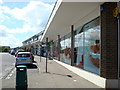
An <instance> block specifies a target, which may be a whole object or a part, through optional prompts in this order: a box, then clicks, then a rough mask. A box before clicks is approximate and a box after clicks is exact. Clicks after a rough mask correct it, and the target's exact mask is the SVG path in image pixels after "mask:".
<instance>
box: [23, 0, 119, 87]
mask: <svg viewBox="0 0 120 90" xmlns="http://www.w3.org/2000/svg"><path fill="white" fill-rule="evenodd" d="M119 8H120V3H119V2H89V3H88V2H64V1H62V0H58V1H57V2H56V4H55V7H54V10H53V12H52V14H51V17H50V19H49V21H48V24H47V26H46V28H45V31H42V32H41V33H39V34H37V35H35V36H37V37H41V38H40V39H38V40H37V41H34V40H33V42H32V43H28V42H29V40H32V39H34V38H35V36H33V37H31V38H29V39H28V40H26V41H24V42H23V47H24V48H25V49H26V50H30V51H31V52H32V53H33V54H35V55H41V56H46V45H47V46H48V47H47V49H48V50H47V54H48V56H49V57H51V58H54V59H55V60H57V62H58V63H59V62H60V63H63V64H61V65H64V66H65V67H66V68H68V69H70V70H71V71H73V72H75V73H77V74H78V75H80V76H81V77H83V78H85V79H87V80H89V81H91V82H92V83H94V84H96V85H98V86H100V87H102V88H119V86H120V55H119V51H120V47H119V46H120V44H119V42H120V39H119V38H120V37H119V35H120V31H119V27H120V23H119V22H120V18H119V16H120V11H119ZM46 42H47V44H46ZM69 66H71V67H72V69H71V67H69Z"/></svg>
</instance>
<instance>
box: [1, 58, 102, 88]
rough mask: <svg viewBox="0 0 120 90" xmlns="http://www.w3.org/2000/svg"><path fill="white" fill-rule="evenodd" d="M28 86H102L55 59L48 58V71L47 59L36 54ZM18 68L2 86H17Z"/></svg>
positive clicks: (28, 71) (28, 72)
mask: <svg viewBox="0 0 120 90" xmlns="http://www.w3.org/2000/svg"><path fill="white" fill-rule="evenodd" d="M27 78H28V88H100V87H98V86H96V85H95V84H93V83H91V82H89V81H87V80H85V79H84V78H82V77H80V76H78V75H77V74H75V73H73V72H71V71H69V70H68V69H66V68H65V67H63V66H61V65H60V64H58V63H57V62H55V61H54V60H48V69H47V73H46V59H45V58H44V57H41V60H40V57H39V56H35V63H34V65H33V66H32V67H31V66H30V67H28V69H27ZM15 86H16V69H14V70H13V71H12V72H11V73H10V75H8V77H7V78H6V79H3V80H2V88H15Z"/></svg>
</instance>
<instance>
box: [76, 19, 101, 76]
mask: <svg viewBox="0 0 120 90" xmlns="http://www.w3.org/2000/svg"><path fill="white" fill-rule="evenodd" d="M74 35H75V49H74V56H75V58H74V60H75V61H74V63H75V66H76V67H78V68H82V69H84V70H87V71H90V72H93V73H95V74H99V72H100V70H99V61H100V22H99V18H96V19H94V20H92V21H91V22H89V23H87V24H85V25H84V26H81V27H80V28H78V29H77V30H76V31H75V33H74Z"/></svg>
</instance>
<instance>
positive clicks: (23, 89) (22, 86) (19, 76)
mask: <svg viewBox="0 0 120 90" xmlns="http://www.w3.org/2000/svg"><path fill="white" fill-rule="evenodd" d="M27 86H28V85H27V67H26V66H23V65H20V66H17V67H16V90H27Z"/></svg>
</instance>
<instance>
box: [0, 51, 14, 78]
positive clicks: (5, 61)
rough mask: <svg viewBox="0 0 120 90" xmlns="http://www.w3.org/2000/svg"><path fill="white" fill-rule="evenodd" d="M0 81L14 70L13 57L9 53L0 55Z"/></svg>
mask: <svg viewBox="0 0 120 90" xmlns="http://www.w3.org/2000/svg"><path fill="white" fill-rule="evenodd" d="M0 64H1V65H0V68H1V69H2V70H1V72H0V79H1V78H5V77H6V76H7V75H8V74H9V73H10V72H11V70H12V69H13V68H15V57H14V56H13V55H10V54H9V53H0Z"/></svg>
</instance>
